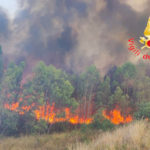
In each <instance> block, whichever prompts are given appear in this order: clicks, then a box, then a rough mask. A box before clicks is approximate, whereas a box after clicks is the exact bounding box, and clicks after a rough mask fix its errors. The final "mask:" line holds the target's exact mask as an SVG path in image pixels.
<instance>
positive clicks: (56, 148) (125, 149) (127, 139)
mask: <svg viewBox="0 0 150 150" xmlns="http://www.w3.org/2000/svg"><path fill="white" fill-rule="evenodd" d="M0 149H1V150H148V149H150V124H149V123H148V122H145V121H137V122H133V123H131V124H129V125H124V126H123V127H119V128H116V129H115V130H114V131H107V132H102V131H99V132H97V131H95V130H94V131H92V130H87V131H86V132H83V131H81V130H80V131H79V130H75V131H72V132H66V133H54V134H51V135H39V136H38V135H35V136H22V137H18V138H14V137H8V138H1V140H0Z"/></svg>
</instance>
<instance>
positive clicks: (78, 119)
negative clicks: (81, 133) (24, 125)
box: [34, 103, 93, 124]
mask: <svg viewBox="0 0 150 150" xmlns="http://www.w3.org/2000/svg"><path fill="white" fill-rule="evenodd" d="M57 112H58V113H57ZM62 112H65V116H64V117H57V116H59V115H60V114H61V113H62ZM34 113H35V116H36V119H37V120H40V119H43V120H45V121H47V122H49V123H51V124H53V123H56V122H65V121H66V122H70V123H71V124H90V123H91V122H92V121H93V119H92V118H88V117H82V116H79V115H77V114H75V115H74V114H72V113H71V112H70V108H65V109H64V110H62V111H60V110H57V109H56V108H55V104H54V103H53V104H52V106H51V105H49V104H47V105H46V106H39V108H38V109H37V110H35V111H34Z"/></svg>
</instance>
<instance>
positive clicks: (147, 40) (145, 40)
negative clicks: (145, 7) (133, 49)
mask: <svg viewBox="0 0 150 150" xmlns="http://www.w3.org/2000/svg"><path fill="white" fill-rule="evenodd" d="M144 36H145V37H140V40H139V42H140V43H142V44H144V46H142V48H141V49H143V48H150V17H149V19H148V22H147V26H146V28H145V31H144Z"/></svg>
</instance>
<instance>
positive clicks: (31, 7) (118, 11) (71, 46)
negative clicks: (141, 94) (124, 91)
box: [0, 0, 150, 72]
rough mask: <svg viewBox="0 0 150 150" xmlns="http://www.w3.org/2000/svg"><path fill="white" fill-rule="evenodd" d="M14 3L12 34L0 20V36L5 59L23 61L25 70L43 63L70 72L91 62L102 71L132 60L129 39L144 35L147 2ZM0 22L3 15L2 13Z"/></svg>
mask: <svg viewBox="0 0 150 150" xmlns="http://www.w3.org/2000/svg"><path fill="white" fill-rule="evenodd" d="M18 2H19V6H20V11H19V12H18V14H17V16H16V17H15V19H14V20H13V21H11V23H10V26H11V31H9V27H8V24H9V20H8V19H6V20H5V19H4V20H5V21H6V22H5V21H4V22H5V24H6V25H4V22H3V21H2V22H3V23H2V22H0V27H1V29H0V35H1V36H2V37H5V39H6V41H7V42H6V41H2V42H1V44H2V46H3V47H4V48H3V49H4V53H5V54H7V55H8V54H9V55H8V60H12V59H14V60H15V61H21V60H25V61H26V63H27V64H28V66H30V67H29V68H32V66H33V65H35V63H36V62H37V61H39V60H43V61H45V62H46V63H47V64H54V65H55V66H56V67H61V68H65V69H67V70H73V71H80V70H82V69H83V68H85V67H87V66H89V65H91V64H95V65H96V66H97V67H98V68H99V69H100V70H101V71H103V72H106V71H107V70H108V69H109V68H110V67H112V66H113V65H121V64H122V63H124V62H126V61H132V55H131V54H130V53H129V52H128V50H127V41H128V39H129V38H131V37H135V38H137V40H138V38H139V36H142V35H143V31H144V29H145V26H146V24H147V19H148V17H149V14H150V10H149V9H148V3H149V2H148V0H144V1H143V2H141V1H139V2H137V1H135V0H131V1H126V2H123V1H122V0H111V1H110V0H93V1H91V0H62V1H60V0H55V1H54V0H45V1H41V0H18ZM0 18H7V16H6V14H5V13H1V12H0ZM0 20H1V19H0ZM5 32H6V33H5ZM6 35H7V36H6ZM6 37H7V38H9V40H8V39H7V38H6Z"/></svg>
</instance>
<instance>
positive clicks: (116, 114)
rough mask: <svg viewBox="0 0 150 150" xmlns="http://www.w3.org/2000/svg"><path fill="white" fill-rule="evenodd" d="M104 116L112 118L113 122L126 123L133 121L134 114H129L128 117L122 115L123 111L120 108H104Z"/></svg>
mask: <svg viewBox="0 0 150 150" xmlns="http://www.w3.org/2000/svg"><path fill="white" fill-rule="evenodd" d="M102 114H103V116H104V117H105V118H106V119H108V120H110V121H111V122H112V123H113V124H116V125H118V124H124V123H129V122H131V121H132V116H131V115H127V116H126V117H124V116H122V115H121V111H120V110H118V109H113V110H111V111H107V110H103V112H102Z"/></svg>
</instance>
